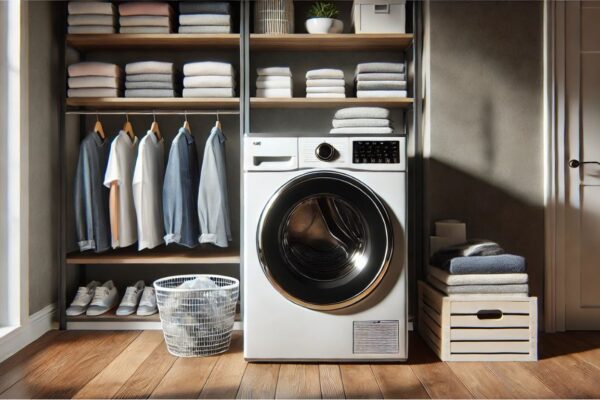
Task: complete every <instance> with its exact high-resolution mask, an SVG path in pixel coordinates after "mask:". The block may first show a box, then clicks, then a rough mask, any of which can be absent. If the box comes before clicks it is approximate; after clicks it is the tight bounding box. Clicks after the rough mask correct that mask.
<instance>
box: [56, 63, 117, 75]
mask: <svg viewBox="0 0 600 400" xmlns="http://www.w3.org/2000/svg"><path fill="white" fill-rule="evenodd" d="M67 71H68V72H69V76H70V77H74V76H121V68H120V67H119V66H118V65H116V64H110V63H104V62H98V61H84V62H80V63H75V64H71V65H69V67H68V68H67Z"/></svg>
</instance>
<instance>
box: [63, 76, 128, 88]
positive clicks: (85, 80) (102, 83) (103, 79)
mask: <svg viewBox="0 0 600 400" xmlns="http://www.w3.org/2000/svg"><path fill="white" fill-rule="evenodd" d="M68 84H69V88H72V89H77V88H113V89H117V88H119V87H120V86H121V79H119V78H117V77H112V76H77V77H74V78H69V82H68Z"/></svg>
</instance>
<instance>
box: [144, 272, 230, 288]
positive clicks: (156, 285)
mask: <svg viewBox="0 0 600 400" xmlns="http://www.w3.org/2000/svg"><path fill="white" fill-rule="evenodd" d="M200 276H204V277H208V278H221V279H229V280H231V281H232V283H231V284H229V285H226V286H219V287H218V288H205V289H183V288H167V287H164V286H159V285H160V283H162V282H164V281H167V280H171V279H177V278H198V277H200ZM152 286H154V289H155V290H157V291H158V290H161V291H167V292H196V291H201V292H207V291H213V290H226V289H234V288H236V287H239V286H240V281H239V280H238V279H236V278H232V277H230V276H225V275H216V274H186V275H172V276H166V277H164V278H160V279H157V280H155V281H154V283H153V284H152Z"/></svg>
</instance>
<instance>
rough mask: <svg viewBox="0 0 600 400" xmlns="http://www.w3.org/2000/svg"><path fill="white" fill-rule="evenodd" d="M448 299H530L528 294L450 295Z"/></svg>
mask: <svg viewBox="0 0 600 400" xmlns="http://www.w3.org/2000/svg"><path fill="white" fill-rule="evenodd" d="M446 296H447V297H454V298H456V297H460V298H465V299H469V300H500V299H501V300H514V299H523V298H527V297H529V294H528V293H450V294H446Z"/></svg>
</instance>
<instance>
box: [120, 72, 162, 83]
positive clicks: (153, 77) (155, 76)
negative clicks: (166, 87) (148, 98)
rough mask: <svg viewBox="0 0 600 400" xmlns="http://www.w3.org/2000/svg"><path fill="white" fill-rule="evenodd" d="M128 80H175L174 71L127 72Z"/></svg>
mask: <svg viewBox="0 0 600 400" xmlns="http://www.w3.org/2000/svg"><path fill="white" fill-rule="evenodd" d="M125 80H127V81H128V82H173V73H171V72H169V73H167V74H127V76H126V77H125Z"/></svg>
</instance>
